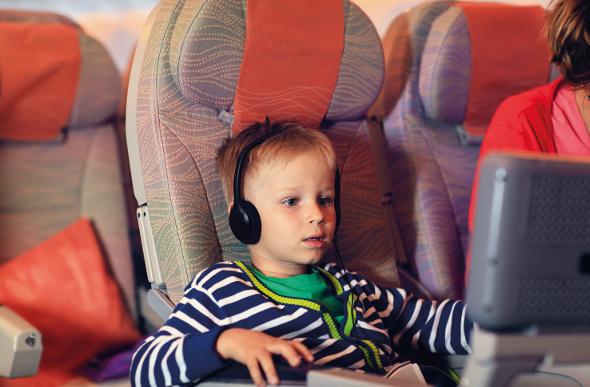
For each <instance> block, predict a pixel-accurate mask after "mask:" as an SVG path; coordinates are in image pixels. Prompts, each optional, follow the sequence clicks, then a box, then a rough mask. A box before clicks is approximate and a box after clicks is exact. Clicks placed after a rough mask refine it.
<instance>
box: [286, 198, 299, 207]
mask: <svg viewBox="0 0 590 387" xmlns="http://www.w3.org/2000/svg"><path fill="white" fill-rule="evenodd" d="M283 203H284V204H285V205H287V206H289V207H293V206H295V205H297V198H289V199H285V200H283Z"/></svg>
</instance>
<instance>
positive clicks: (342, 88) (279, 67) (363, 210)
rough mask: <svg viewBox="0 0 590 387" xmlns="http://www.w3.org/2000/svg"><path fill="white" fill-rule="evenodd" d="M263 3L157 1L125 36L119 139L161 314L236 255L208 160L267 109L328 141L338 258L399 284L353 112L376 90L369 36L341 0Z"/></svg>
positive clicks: (360, 118) (374, 44)
mask: <svg viewBox="0 0 590 387" xmlns="http://www.w3.org/2000/svg"><path fill="white" fill-rule="evenodd" d="M270 4H271V3H268V2H264V1H252V0H251V1H248V4H247V5H246V2H244V1H220V0H209V1H196V0H180V1H178V0H165V1H163V2H161V3H160V4H159V5H158V6H157V7H156V8H155V9H154V11H153V12H152V14H151V15H150V17H149V18H148V22H147V23H146V27H145V28H144V32H143V33H142V37H141V38H140V41H139V43H138V46H137V47H138V48H137V51H136V54H135V59H134V63H133V69H132V71H131V76H130V89H129V92H128V95H129V98H128V103H127V124H126V127H127V137H128V138H127V142H128V146H129V154H130V164H131V168H132V177H133V185H134V193H135V196H136V198H137V201H138V205H139V208H138V217H139V222H140V230H141V232H142V241H143V247H144V252H145V256H146V269H147V271H148V273H149V277H150V279H151V281H152V282H153V285H152V287H153V289H152V291H150V293H149V294H148V297H150V299H151V301H150V303H151V305H152V306H153V307H154V309H155V310H156V311H158V313H159V314H160V316H161V317H162V319H163V320H165V319H166V318H167V316H168V315H169V314H170V312H171V311H172V309H173V307H174V305H175V304H176V303H177V302H178V301H179V300H180V298H181V297H182V295H183V291H184V288H185V286H186V285H187V284H188V282H189V281H190V279H192V277H193V276H194V275H195V274H196V273H197V272H198V271H201V270H203V269H205V268H207V267H209V266H210V265H212V264H214V263H216V262H219V261H222V260H241V261H247V260H249V254H248V250H247V248H246V246H245V245H243V244H241V243H239V242H238V240H237V239H236V238H235V236H234V235H233V234H232V232H231V230H230V228H229V224H228V205H227V203H226V201H225V199H224V197H223V193H222V190H221V182H220V180H219V177H218V175H217V172H216V166H215V162H214V158H215V155H216V152H217V149H218V147H219V146H220V145H221V144H222V142H223V140H224V139H225V138H227V137H229V136H231V135H232V133H235V132H236V130H239V129H240V128H242V127H244V126H245V125H246V124H247V123H248V122H254V121H258V120H260V121H262V120H264V119H265V117H267V116H268V117H269V118H270V119H271V120H287V121H296V122H300V123H303V124H304V125H309V126H311V127H318V128H319V130H322V131H323V132H324V133H325V134H326V135H327V136H328V137H329V138H330V139H331V140H332V142H333V144H334V147H335V150H336V152H337V155H338V157H339V161H340V165H339V169H340V174H341V184H342V190H341V195H342V222H341V225H340V227H339V229H338V233H337V239H338V247H339V250H340V253H341V255H342V260H343V261H344V264H345V265H346V267H347V268H348V269H350V270H355V271H358V272H361V273H362V274H364V275H365V276H366V277H367V278H370V279H372V280H374V281H376V282H379V283H381V284H383V285H384V286H397V285H399V281H398V275H397V271H396V262H395V255H394V254H393V247H392V241H391V238H390V237H389V234H388V232H387V222H386V220H385V218H384V216H383V213H382V206H381V202H380V198H379V195H378V181H377V177H376V172H375V163H374V160H373V157H372V154H371V148H370V141H369V135H368V131H367V123H366V121H365V119H364V114H365V111H366V110H367V109H368V108H369V107H370V106H371V104H372V103H373V102H374V100H375V98H376V96H377V94H378V92H379V90H380V88H381V85H382V79H383V53H382V49H381V44H380V41H379V37H378V35H377V33H376V31H375V29H374V27H373V25H372V23H371V22H370V21H369V19H368V18H367V17H366V15H365V14H364V13H363V12H362V11H361V10H360V9H359V8H358V6H356V5H355V4H354V3H351V2H349V1H348V0H345V1H340V0H338V1H328V2H321V3H317V2H309V3H306V2H289V1H280V2H273V4H276V7H270ZM320 4H321V9H318V8H317V7H319V6H320ZM287 26H288V27H289V28H287ZM291 27H293V28H291ZM247 31H248V32H247ZM285 31H287V32H285ZM260 36H263V37H264V38H260ZM326 42H328V43H326ZM261 58H262V59H261ZM260 65H262V66H260ZM330 82H331V83H330ZM316 105H317V106H316ZM318 106H319V108H318ZM232 128H233V129H232ZM334 258H335V257H334V251H330V252H329V253H328V256H327V259H328V260H333V259H334ZM158 305H159V306H158Z"/></svg>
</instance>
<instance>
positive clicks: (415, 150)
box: [380, 2, 556, 299]
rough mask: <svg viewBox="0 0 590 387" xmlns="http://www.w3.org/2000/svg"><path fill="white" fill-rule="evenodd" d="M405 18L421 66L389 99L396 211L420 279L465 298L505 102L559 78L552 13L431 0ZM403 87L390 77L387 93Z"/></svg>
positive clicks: (438, 291) (388, 143)
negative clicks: (483, 157) (481, 161)
mask: <svg viewBox="0 0 590 387" xmlns="http://www.w3.org/2000/svg"><path fill="white" fill-rule="evenodd" d="M399 17H404V18H406V19H407V20H408V22H407V25H408V27H407V28H406V29H402V30H401V31H402V32H403V34H402V35H401V39H405V40H408V37H407V34H408V32H409V35H410V37H409V41H410V42H411V46H410V47H411V49H410V50H407V52H408V53H409V55H411V58H410V60H411V68H410V70H409V72H408V74H409V75H407V81H406V82H405V83H404V84H403V91H401V93H399V98H398V100H397V101H396V102H395V104H394V106H393V108H391V109H392V110H390V111H387V110H386V108H387V106H386V105H385V104H386V101H382V102H381V106H380V108H381V109H382V111H384V113H385V118H384V137H385V140H384V141H385V147H386V150H385V153H386V156H385V159H384V163H386V168H387V171H388V173H387V177H388V178H389V179H390V180H389V184H390V185H391V190H392V192H393V193H394V195H393V201H394V208H395V213H396V218H397V222H398V225H399V229H400V233H401V235H402V239H403V245H404V248H405V252H406V255H407V258H408V261H409V262H410V264H411V269H412V271H413V273H414V274H415V275H416V277H417V278H418V280H419V281H420V282H421V283H422V284H423V285H424V286H425V287H426V288H427V289H428V290H429V291H430V292H431V293H432V295H433V297H434V298H436V299H444V298H453V299H461V298H463V291H464V279H465V259H466V255H467V252H468V247H469V230H468V212H469V202H470V197H471V189H472V185H473V179H474V174H475V170H476V166H477V161H478V155H479V147H480V144H481V140H482V139H483V135H484V133H485V130H486V128H487V125H488V124H489V122H490V120H491V117H492V115H493V113H494V111H495V108H496V107H497V106H498V105H499V104H500V102H502V100H503V99H505V98H506V97H508V96H510V95H512V94H516V93H519V92H522V91H525V90H528V89H531V88H533V87H535V86H539V85H542V84H544V83H547V82H549V81H550V80H551V79H552V78H554V77H556V72H555V70H554V69H553V68H552V67H551V66H550V65H549V59H550V58H549V48H548V44H547V42H546V41H545V40H544V39H543V38H542V25H543V20H544V10H543V9H542V8H541V7H539V6H517V5H507V4H502V3H476V2H473V3H472V2H428V3H423V4H420V5H419V6H417V7H414V8H413V9H411V10H410V11H409V12H408V13H407V14H403V15H400V16H399ZM394 32H395V30H394ZM515 37H518V39H516V38H515ZM388 39H389V41H396V38H395V37H390V38H388ZM388 49H389V48H388V47H385V48H384V50H385V52H386V58H388V55H387V51H388ZM395 60H396V61H398V62H399V61H402V60H406V61H408V59H407V58H406V59H404V58H399V57H398V58H395ZM389 67H390V65H389V64H387V65H386V68H389ZM399 85H400V83H399V82H395V77H387V76H386V81H385V85H384V90H388V89H389V88H393V89H394V90H395V89H396V88H399V87H400V86H399ZM383 93H384V92H383ZM383 93H382V94H383ZM390 93H391V92H390ZM390 104H391V103H390Z"/></svg>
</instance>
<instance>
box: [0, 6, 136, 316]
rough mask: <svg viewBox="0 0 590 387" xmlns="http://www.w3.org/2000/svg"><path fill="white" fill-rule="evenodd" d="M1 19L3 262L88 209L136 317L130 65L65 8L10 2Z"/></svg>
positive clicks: (0, 237) (0, 203)
mask: <svg viewBox="0 0 590 387" xmlns="http://www.w3.org/2000/svg"><path fill="white" fill-rule="evenodd" d="M0 28H1V29H2V37H0V68H1V71H0V73H1V78H0V85H1V87H0V184H1V186H2V188H1V189H0V246H2V247H1V248H0V264H1V263H5V262H7V261H10V260H12V259H13V258H15V257H16V256H18V255H19V254H21V253H23V252H25V251H27V250H30V249H31V248H33V247H35V246H37V245H39V244H40V243H41V242H43V241H45V240H47V239H48V238H49V237H51V236H53V235H55V234H56V233H58V232H59V231H61V230H63V229H64V228H66V227H67V226H69V225H71V224H72V223H74V222H75V221H77V220H78V219H79V218H81V217H84V218H87V219H89V220H90V221H91V223H92V225H93V226H94V228H95V230H96V233H97V235H98V237H99V239H100V240H99V242H100V244H101V245H102V248H103V253H104V255H105V256H106V257H107V258H108V263H109V264H110V270H111V271H112V274H113V275H114V277H115V279H116V281H117V282H118V284H119V286H120V287H121V289H122V291H123V294H124V296H125V300H126V302H127V307H128V309H129V312H130V314H131V315H132V316H136V307H135V305H136V302H135V284H134V270H133V262H132V259H131V248H130V241H129V233H128V224H129V220H128V218H127V213H126V202H125V196H124V193H123V189H124V187H123V176H122V172H121V157H120V155H121V153H120V149H119V146H118V134H117V126H116V116H115V113H116V110H117V106H118V103H119V101H120V98H121V77H120V74H119V72H118V70H117V68H116V67H115V64H114V63H113V61H112V59H111V56H110V55H109V53H108V52H107V51H106V50H105V48H104V47H103V46H102V45H101V44H100V43H99V42H98V41H96V40H95V39H94V38H92V37H90V36H89V35H87V34H86V33H85V32H84V31H83V30H82V29H81V28H80V27H79V26H78V25H77V24H76V23H74V22H73V21H71V20H70V19H68V18H66V17H64V16H61V15H57V14H51V13H43V12H28V11H10V10H3V11H2V12H0ZM56 45H57V46H56ZM55 286H60V284H59V283H56V284H55ZM97 291H98V292H100V289H97Z"/></svg>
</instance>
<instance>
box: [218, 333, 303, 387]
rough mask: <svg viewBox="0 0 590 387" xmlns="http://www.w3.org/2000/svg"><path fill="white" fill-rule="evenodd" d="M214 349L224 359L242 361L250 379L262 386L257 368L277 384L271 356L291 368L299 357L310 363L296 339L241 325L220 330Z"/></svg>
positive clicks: (295, 364)
mask: <svg viewBox="0 0 590 387" xmlns="http://www.w3.org/2000/svg"><path fill="white" fill-rule="evenodd" d="M215 349H216V350H217V353H219V355H220V356H221V357H223V358H224V359H233V360H236V361H238V362H240V363H242V364H245V365H246V366H247V367H248V371H250V376H251V377H252V380H253V381H254V383H255V384H256V385H257V386H259V387H263V386H265V382H264V378H263V377H262V373H261V372H260V367H262V369H263V370H264V373H265V374H266V379H267V380H268V383H269V384H272V385H277V384H279V378H278V376H277V371H276V370H275V365H274V363H273V361H272V355H281V356H283V357H284V358H285V360H287V361H288V362H289V364H290V365H291V367H297V366H299V365H300V364H301V359H302V358H303V360H305V361H306V362H309V363H311V362H313V355H312V353H311V352H310V351H309V349H307V347H306V346H305V345H303V344H301V343H299V342H296V341H288V340H282V339H277V338H276V337H273V336H270V335H267V334H266V333H262V332H257V331H251V330H248V329H241V328H231V329H228V330H225V331H223V332H222V333H221V335H219V337H218V338H217V343H216V348H215Z"/></svg>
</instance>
